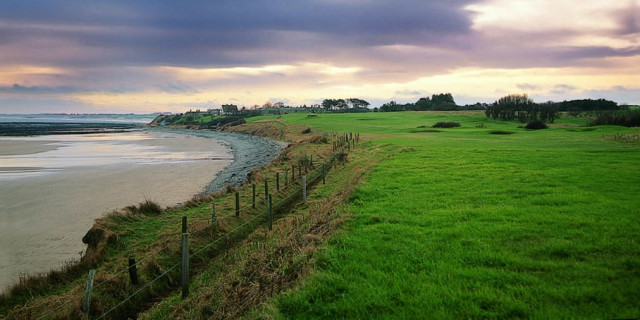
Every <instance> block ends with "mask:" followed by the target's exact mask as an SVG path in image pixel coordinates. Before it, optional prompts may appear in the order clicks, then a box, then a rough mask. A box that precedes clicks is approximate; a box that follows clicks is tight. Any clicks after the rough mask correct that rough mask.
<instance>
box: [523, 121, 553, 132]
mask: <svg viewBox="0 0 640 320" xmlns="http://www.w3.org/2000/svg"><path fill="white" fill-rule="evenodd" d="M525 128H527V129H530V130H540V129H547V128H549V126H547V124H546V123H544V122H543V121H542V120H533V121H531V122H529V123H527V125H526V126H525Z"/></svg>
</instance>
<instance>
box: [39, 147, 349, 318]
mask: <svg viewBox="0 0 640 320" xmlns="http://www.w3.org/2000/svg"><path fill="white" fill-rule="evenodd" d="M356 139H357V140H359V135H356ZM356 139H353V138H351V139H350V138H349V137H348V136H346V135H345V136H344V137H342V138H339V139H338V140H337V141H334V142H333V144H334V148H333V150H334V151H335V153H332V155H331V156H329V157H328V158H329V160H328V161H326V162H324V163H323V166H322V169H321V168H320V167H316V168H313V169H312V170H311V171H310V172H309V171H307V169H306V168H305V174H309V173H311V178H310V179H309V180H307V181H306V185H304V186H303V183H302V180H303V177H302V175H301V176H300V177H299V178H298V179H292V182H291V183H289V184H285V186H284V187H282V188H280V189H279V190H276V195H277V194H283V193H285V194H286V193H287V192H289V191H290V190H293V191H292V192H291V193H290V194H289V195H286V196H284V197H283V198H282V199H280V200H279V201H278V202H277V203H276V204H275V205H272V209H275V208H277V207H278V206H280V205H281V204H283V203H285V202H287V201H290V200H291V199H292V198H294V197H296V196H297V195H298V194H299V193H301V192H303V191H302V189H303V188H306V187H307V186H311V185H313V184H316V183H318V180H319V179H320V178H322V177H323V176H326V174H327V172H328V171H329V170H330V169H331V167H332V166H333V165H334V164H335V162H336V161H337V158H338V155H339V154H340V153H344V151H345V149H348V150H349V151H350V148H351V147H350V145H349V143H351V140H353V144H354V147H355V143H356ZM321 159H323V160H324V159H326V158H324V157H321ZM312 167H314V166H312ZM299 170H301V169H299ZM314 171H317V172H316V174H315V176H314V174H313V173H314ZM285 191H286V192H285ZM264 200H265V202H266V198H265V199H264ZM249 207H252V209H254V208H253V203H251V204H247V205H245V206H243V207H241V208H238V209H236V210H240V211H242V210H246V209H247V208H249ZM254 210H255V209H254ZM267 213H268V211H267V210H266V209H263V210H262V211H261V212H260V213H258V214H256V215H255V216H254V217H252V218H251V219H249V220H247V221H245V222H243V223H242V224H241V225H239V226H237V227H235V228H234V229H233V230H231V231H228V232H226V233H225V234H224V235H222V236H220V237H218V238H217V239H215V240H213V241H211V242H209V243H207V244H205V245H204V246H203V247H202V248H200V249H198V250H197V251H195V252H194V253H192V254H191V255H188V257H189V259H190V258H192V257H195V256H196V255H199V254H200V253H202V252H203V251H205V250H206V249H208V248H210V247H211V246H213V245H215V244H216V243H218V242H220V241H222V240H223V239H225V238H227V237H229V236H230V235H231V234H234V233H235V232H237V231H238V230H240V229H241V228H244V227H245V226H247V225H248V224H250V223H252V222H254V221H255V220H257V219H258V218H260V217H263V216H264V215H265V214H267ZM232 217H233V215H226V216H224V218H223V219H220V220H216V223H217V221H224V220H227V219H231V218H232ZM208 227H210V226H209V225H206V226H203V227H201V228H198V229H195V230H193V231H192V232H191V233H197V232H200V231H202V230H204V229H205V228H208ZM176 234H177V233H176ZM169 235H175V234H174V233H171V234H169ZM169 245H171V244H170V243H167V244H165V245H163V246H162V247H161V248H160V249H158V250H156V251H154V252H153V253H150V254H147V255H145V256H144V257H143V258H142V259H140V260H139V261H137V262H136V263H135V264H134V265H131V266H129V267H127V268H124V269H122V270H120V271H118V272H116V273H115V274H114V275H113V276H112V277H110V278H108V279H105V280H103V281H101V282H100V283H98V284H97V285H96V286H95V287H94V288H98V287H100V286H101V285H103V284H105V283H107V282H109V281H111V280H113V279H115V278H117V277H119V276H121V275H122V274H123V273H125V272H127V271H129V270H131V269H132V268H134V267H135V266H136V265H138V264H141V263H142V262H143V261H146V260H148V259H150V258H152V257H155V256H157V255H158V254H160V252H162V250H164V249H166V248H167V247H168V246H169ZM180 264H181V262H178V263H176V264H174V265H173V266H171V267H170V268H169V269H168V270H166V271H165V272H163V273H162V274H160V275H159V276H157V277H156V278H154V279H153V280H152V281H150V282H148V283H146V284H145V285H143V286H142V287H141V288H139V289H137V290H136V291H135V292H134V293H132V294H131V295H129V296H128V297H127V298H125V299H123V300H122V301H120V302H119V303H117V304H116V305H115V306H113V307H112V308H110V309H109V310H108V311H106V312H105V313H103V314H102V315H100V317H98V318H97V319H103V318H104V317H105V316H107V315H108V314H109V313H111V312H113V311H114V310H116V309H117V308H118V307H120V306H122V305H123V304H124V303H126V302H127V301H129V300H130V299H132V298H133V297H135V296H136V295H138V294H139V293H140V292H142V291H144V290H145V289H146V288H148V287H149V286H151V285H152V284H153V283H155V282H157V281H159V280H160V279H162V278H163V277H164V276H166V275H167V274H168V273H169V272H171V271H173V270H174V269H175V268H177V267H178V266H180ZM72 301H74V299H69V300H68V301H66V302H65V303H63V304H61V305H59V306H58V307H56V308H54V309H52V310H49V311H48V312H46V313H45V314H44V315H42V316H40V317H38V318H37V319H42V318H44V317H46V316H48V315H51V314H53V313H55V312H57V311H59V310H60V309H61V308H62V307H64V306H67V305H68V304H69V303H71V302H72Z"/></svg>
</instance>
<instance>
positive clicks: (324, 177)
mask: <svg viewBox="0 0 640 320" xmlns="http://www.w3.org/2000/svg"><path fill="white" fill-rule="evenodd" d="M326 178H327V168H326V166H325V165H324V163H323V164H322V184H327V179H326Z"/></svg>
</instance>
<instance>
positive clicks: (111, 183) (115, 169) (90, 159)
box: [0, 130, 232, 291]
mask: <svg viewBox="0 0 640 320" xmlns="http://www.w3.org/2000/svg"><path fill="white" fill-rule="evenodd" d="M231 160H232V155H231V153H230V150H229V149H228V148H227V147H225V146H223V145H222V144H220V143H219V142H217V141H216V140H213V139H206V138H199V137H193V136H186V135H179V134H172V133H160V132H153V131H151V132H149V131H142V130H141V131H132V132H125V133H109V134H85V135H48V136H35V137H0V243H1V244H2V245H1V246H0V291H1V290H2V289H4V288H6V287H7V286H8V285H10V284H11V283H15V282H17V279H18V276H19V275H21V274H35V273H39V272H46V271H48V270H50V269H51V268H56V267H59V266H60V265H61V264H62V263H64V262H65V261H69V260H74V259H78V258H79V256H80V254H81V252H82V250H83V249H84V248H85V246H84V245H83V244H82V242H81V239H82V236H83V235H84V234H85V233H86V232H87V231H88V230H89V228H90V227H91V225H92V224H93V221H94V219H95V218H98V217H100V216H101V215H102V214H104V213H105V212H109V211H111V210H115V209H119V208H123V207H124V206H126V205H129V204H136V203H138V202H142V201H144V198H146V197H148V198H150V199H152V200H155V201H157V202H160V203H162V204H163V205H175V204H176V203H178V202H182V201H185V200H187V199H189V198H190V197H191V196H193V195H194V194H197V193H199V192H200V191H202V190H203V189H204V187H205V186H206V185H207V184H208V183H209V182H210V181H211V180H212V179H213V178H214V177H215V175H216V173H217V172H219V170H221V169H222V168H224V167H225V166H226V165H228V164H229V163H230V161H231Z"/></svg>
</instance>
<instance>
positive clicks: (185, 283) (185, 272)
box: [182, 232, 189, 299]
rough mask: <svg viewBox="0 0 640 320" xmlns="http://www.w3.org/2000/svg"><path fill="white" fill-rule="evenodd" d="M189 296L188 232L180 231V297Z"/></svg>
mask: <svg viewBox="0 0 640 320" xmlns="http://www.w3.org/2000/svg"><path fill="white" fill-rule="evenodd" d="M187 296H189V234H188V233H186V232H183V233H182V299H185V298H186V297H187Z"/></svg>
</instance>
